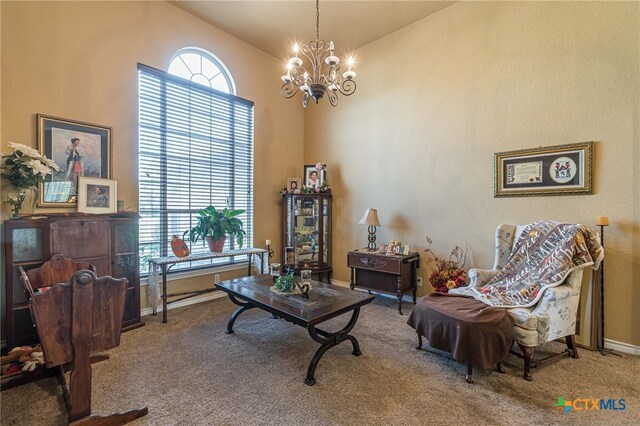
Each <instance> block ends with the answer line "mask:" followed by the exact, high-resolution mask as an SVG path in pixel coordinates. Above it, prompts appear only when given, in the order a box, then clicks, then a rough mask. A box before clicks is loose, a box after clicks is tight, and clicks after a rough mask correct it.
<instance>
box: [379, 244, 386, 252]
mask: <svg viewBox="0 0 640 426" xmlns="http://www.w3.org/2000/svg"><path fill="white" fill-rule="evenodd" d="M378 251H379V252H382V253H384V252H385V251H387V245H386V244H380V247H378Z"/></svg>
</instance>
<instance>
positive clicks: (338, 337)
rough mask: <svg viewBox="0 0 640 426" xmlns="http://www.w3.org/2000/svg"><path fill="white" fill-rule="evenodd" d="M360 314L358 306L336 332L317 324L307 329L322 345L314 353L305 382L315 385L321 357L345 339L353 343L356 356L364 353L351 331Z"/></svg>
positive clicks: (353, 352)
mask: <svg viewBox="0 0 640 426" xmlns="http://www.w3.org/2000/svg"><path fill="white" fill-rule="evenodd" d="M359 315H360V308H356V309H354V310H353V314H351V319H350V320H349V323H348V324H347V325H346V326H345V327H344V328H343V329H342V330H340V331H337V332H335V333H327V332H326V331H323V330H320V329H318V328H316V327H315V326H313V325H311V326H309V327H307V331H308V332H309V336H311V338H312V339H313V340H315V341H316V342H318V343H320V344H321V346H320V347H319V348H318V350H317V351H316V353H315V354H314V355H313V358H312V359H311V362H310V363H309V368H308V369H307V377H306V379H304V382H305V384H307V385H309V386H312V385H315V383H316V379H315V377H314V376H315V372H316V367H317V366H318V363H319V362H320V358H322V355H324V353H325V352H327V351H328V350H329V349H331V348H332V347H334V346H336V345H339V344H340V343H342V342H344V341H345V340H349V341H350V342H351V345H352V346H353V351H352V352H351V353H352V354H353V355H354V356H360V355H362V352H360V344H359V343H358V340H357V339H356V338H355V337H353V336H351V335H350V334H349V332H350V331H351V330H353V327H354V326H355V325H356V321H358V316H359Z"/></svg>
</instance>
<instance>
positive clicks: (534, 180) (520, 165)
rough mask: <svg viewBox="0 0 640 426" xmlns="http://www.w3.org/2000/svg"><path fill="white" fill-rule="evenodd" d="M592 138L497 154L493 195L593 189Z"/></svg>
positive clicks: (506, 195)
mask: <svg viewBox="0 0 640 426" xmlns="http://www.w3.org/2000/svg"><path fill="white" fill-rule="evenodd" d="M592 165H593V142H581V143H575V144H568V145H555V146H548V147H544V148H532V149H523V150H518V151H507V152H498V153H496V154H494V165H493V166H494V167H493V170H494V194H493V195H494V197H512V196H544V195H576V194H591V193H592V179H591V176H592Z"/></svg>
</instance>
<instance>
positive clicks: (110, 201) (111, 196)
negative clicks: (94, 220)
mask: <svg viewBox="0 0 640 426" xmlns="http://www.w3.org/2000/svg"><path fill="white" fill-rule="evenodd" d="M116 191H117V182H116V181H115V180H111V179H97V178H88V177H84V176H80V177H78V211H79V212H82V213H115V212H116V211H117V202H116Z"/></svg>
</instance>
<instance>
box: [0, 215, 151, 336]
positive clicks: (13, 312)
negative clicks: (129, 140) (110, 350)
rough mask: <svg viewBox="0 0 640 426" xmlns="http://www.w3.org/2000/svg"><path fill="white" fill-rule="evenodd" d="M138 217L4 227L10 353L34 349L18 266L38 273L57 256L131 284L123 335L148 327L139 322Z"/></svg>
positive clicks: (53, 219)
mask: <svg viewBox="0 0 640 426" xmlns="http://www.w3.org/2000/svg"><path fill="white" fill-rule="evenodd" d="M138 219H139V216H138V214H137V213H118V214H83V213H67V214H47V215H42V216H33V217H31V218H30V217H23V218H18V219H9V220H6V221H5V222H4V248H5V282H6V284H5V285H6V287H5V290H6V293H5V294H6V302H5V303H6V320H5V323H4V324H5V327H6V328H5V333H6V334H5V337H6V342H7V348H9V349H11V348H13V347H15V346H23V345H34V344H36V343H37V342H38V333H37V332H36V329H35V327H34V325H33V321H32V318H31V312H30V310H29V303H28V301H27V295H26V292H25V291H24V289H23V287H22V284H21V282H20V278H19V277H20V272H19V270H18V267H19V266H22V267H23V268H24V269H25V270H29V269H33V268H38V267H40V266H41V265H42V264H43V263H44V262H46V261H48V260H49V259H50V258H51V256H53V255H54V254H62V255H64V256H65V257H68V258H71V259H73V260H75V261H84V262H89V263H91V264H93V265H94V266H95V267H96V270H97V272H98V276H103V275H111V276H112V277H114V278H126V279H127V280H128V282H129V283H128V286H127V292H126V296H125V309H124V315H123V318H122V329H123V331H126V330H131V329H133V328H136V327H140V326H142V325H144V323H143V322H142V321H141V319H140V265H139V260H138Z"/></svg>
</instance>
